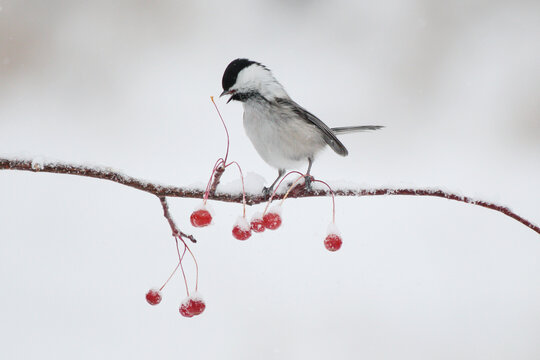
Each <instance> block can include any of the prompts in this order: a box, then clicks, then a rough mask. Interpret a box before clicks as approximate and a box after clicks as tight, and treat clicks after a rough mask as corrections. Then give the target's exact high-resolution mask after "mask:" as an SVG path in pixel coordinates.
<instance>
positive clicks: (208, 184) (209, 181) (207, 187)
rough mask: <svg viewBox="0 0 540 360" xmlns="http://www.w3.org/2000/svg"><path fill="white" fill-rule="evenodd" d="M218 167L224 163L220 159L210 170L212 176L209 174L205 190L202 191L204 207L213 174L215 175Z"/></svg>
mask: <svg viewBox="0 0 540 360" xmlns="http://www.w3.org/2000/svg"><path fill="white" fill-rule="evenodd" d="M220 165H222V166H223V165H225V162H224V160H223V159H222V158H219V159H217V161H216V163H215V164H214V168H213V169H212V174H210V179H208V183H207V184H206V190H205V191H204V197H203V204H204V205H206V202H207V201H208V195H209V194H210V188H211V186H212V179H213V178H214V174H215V173H216V171H217V169H218V168H219V166H220Z"/></svg>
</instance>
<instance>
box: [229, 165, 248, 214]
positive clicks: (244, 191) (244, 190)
mask: <svg viewBox="0 0 540 360" xmlns="http://www.w3.org/2000/svg"><path fill="white" fill-rule="evenodd" d="M232 164H235V165H236V166H237V167H238V171H240V180H242V205H243V207H244V209H243V215H242V216H243V217H244V218H245V217H246V188H245V185H244V174H243V173H242V168H241V167H240V164H239V163H237V162H236V161H231V162H230V163H228V164H227V165H225V167H227V166H229V165H232Z"/></svg>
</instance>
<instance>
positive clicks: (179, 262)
mask: <svg viewBox="0 0 540 360" xmlns="http://www.w3.org/2000/svg"><path fill="white" fill-rule="evenodd" d="M186 248H187V247H186ZM186 248H184V252H183V253H182V256H180V258H179V261H178V264H176V267H175V268H174V270H173V271H172V273H171V275H169V278H168V279H167V281H165V283H164V284H163V285H162V286H161V287H160V288H159V291H161V290H163V288H164V287H165V285H167V283H168V282H169V280H171V278H172V277H173V275H174V274H175V273H176V270H178V268H179V267H180V264H181V263H182V259H183V258H184V255H185V254H186ZM178 255H180V254H178Z"/></svg>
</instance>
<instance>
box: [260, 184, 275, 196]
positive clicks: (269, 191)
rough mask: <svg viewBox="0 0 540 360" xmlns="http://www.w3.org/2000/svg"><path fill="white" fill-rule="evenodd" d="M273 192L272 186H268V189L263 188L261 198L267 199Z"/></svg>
mask: <svg viewBox="0 0 540 360" xmlns="http://www.w3.org/2000/svg"><path fill="white" fill-rule="evenodd" d="M273 191H274V187H273V186H270V187H266V186H265V187H263V189H262V193H263V196H264V197H269V196H270V195H272V192H273Z"/></svg>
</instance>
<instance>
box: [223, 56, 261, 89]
mask: <svg viewBox="0 0 540 360" xmlns="http://www.w3.org/2000/svg"><path fill="white" fill-rule="evenodd" d="M252 64H258V65H260V64H259V63H258V62H256V61H251V60H249V59H236V60H233V61H231V63H230V64H229V65H228V66H227V68H226V69H225V72H224V73H223V79H221V86H223V90H224V91H228V90H229V89H230V88H231V87H232V86H233V85H234V83H236V78H237V77H238V73H239V72H240V71H242V70H243V69H245V68H247V67H248V66H250V65H252Z"/></svg>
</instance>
